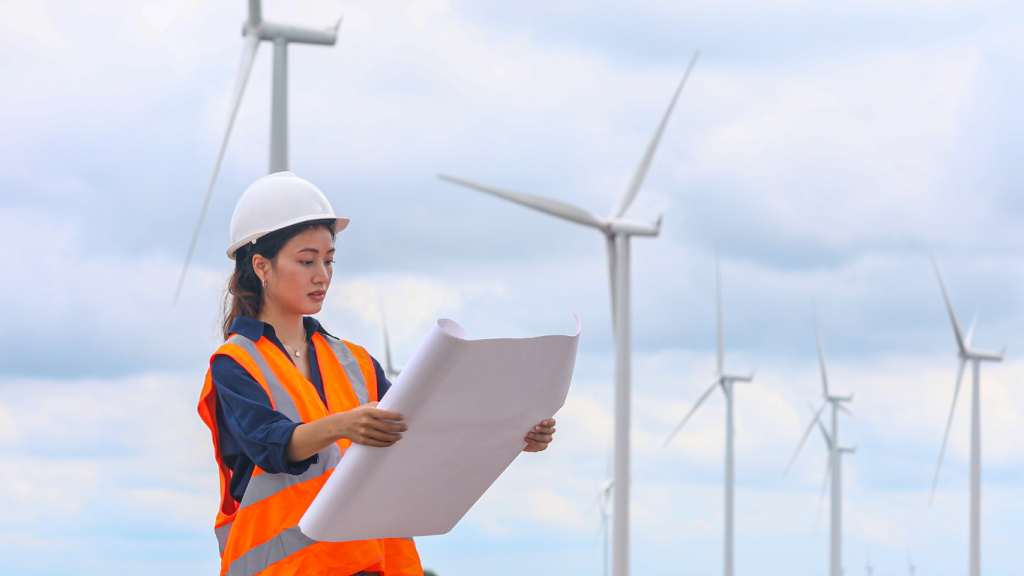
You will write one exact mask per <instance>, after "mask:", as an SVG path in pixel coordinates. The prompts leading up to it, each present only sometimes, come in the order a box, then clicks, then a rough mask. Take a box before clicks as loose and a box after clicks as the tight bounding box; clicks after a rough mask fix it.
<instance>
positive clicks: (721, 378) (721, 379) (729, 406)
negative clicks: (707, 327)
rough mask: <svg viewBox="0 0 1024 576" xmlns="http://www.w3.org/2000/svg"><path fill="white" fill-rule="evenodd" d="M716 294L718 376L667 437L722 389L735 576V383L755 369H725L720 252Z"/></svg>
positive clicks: (728, 540)
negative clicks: (744, 372) (741, 372)
mask: <svg viewBox="0 0 1024 576" xmlns="http://www.w3.org/2000/svg"><path fill="white" fill-rule="evenodd" d="M715 298H716V303H717V313H718V357H717V360H718V364H717V367H718V369H717V370H716V372H715V379H714V380H712V381H711V387H709V388H708V389H707V391H705V392H704V394H702V395H701V396H700V398H698V399H697V401H696V402H695V403H694V404H693V408H690V411H689V412H688V413H687V414H686V416H685V417H684V418H683V419H682V421H680V422H679V425H678V426H676V428H675V430H673V431H672V433H671V434H669V436H668V439H667V440H665V446H668V445H669V443H670V442H672V439H673V438H675V437H676V434H678V433H679V431H680V430H682V429H683V426H685V425H686V423H687V422H688V421H689V420H690V417H691V416H693V414H694V413H695V412H696V411H697V409H698V408H700V405H701V404H703V403H704V401H705V400H707V398H708V396H710V395H711V393H712V392H714V391H715V389H716V388H720V389H721V390H722V394H723V395H724V396H725V550H724V553H725V562H724V574H725V576H733V558H734V556H735V555H734V551H733V518H734V516H735V515H734V509H733V490H734V488H735V484H736V479H735V464H734V460H735V458H734V451H733V438H734V436H735V429H734V426H733V402H732V399H733V384H734V383H736V382H750V381H751V380H753V379H754V373H753V372H751V373H750V374H749V375H737V374H729V373H728V372H726V371H725V335H724V331H723V328H722V274H721V271H720V266H719V262H718V256H717V254H716V256H715Z"/></svg>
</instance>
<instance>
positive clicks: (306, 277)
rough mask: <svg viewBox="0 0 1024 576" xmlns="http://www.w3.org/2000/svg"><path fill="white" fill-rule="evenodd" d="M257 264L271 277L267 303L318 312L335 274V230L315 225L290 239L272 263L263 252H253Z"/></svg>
mask: <svg viewBox="0 0 1024 576" xmlns="http://www.w3.org/2000/svg"><path fill="white" fill-rule="evenodd" d="M253 267H254V268H255V269H256V272H257V274H261V273H262V274H263V278H265V279H266V281H267V286H266V288H264V294H265V295H266V299H267V304H269V305H270V306H273V307H274V308H277V309H278V310H280V311H281V312H285V313H291V314H304V315H307V314H316V313H317V312H319V311H320V309H321V308H322V307H323V305H324V297H325V296H326V295H327V289H328V288H329V287H330V286H331V276H332V275H333V274H334V245H333V243H332V242H331V233H330V232H328V231H327V230H325V229H323V228H311V229H309V230H306V231H305V232H302V233H301V234H299V235H297V236H295V237H294V238H292V239H291V240H289V241H288V242H287V243H286V244H285V245H284V247H283V248H281V251H280V252H279V253H278V254H277V258H276V259H275V261H274V262H273V265H271V262H270V260H268V259H266V258H264V257H263V256H260V255H255V256H253Z"/></svg>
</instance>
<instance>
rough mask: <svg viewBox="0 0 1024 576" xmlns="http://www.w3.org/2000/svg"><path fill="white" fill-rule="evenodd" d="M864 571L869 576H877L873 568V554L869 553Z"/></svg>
mask: <svg viewBox="0 0 1024 576" xmlns="http://www.w3.org/2000/svg"><path fill="white" fill-rule="evenodd" d="M864 571H865V572H867V576H875V569H874V567H873V566H871V554H870V553H868V560H867V563H866V564H865V565H864Z"/></svg>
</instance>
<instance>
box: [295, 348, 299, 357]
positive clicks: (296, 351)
mask: <svg viewBox="0 0 1024 576" xmlns="http://www.w3.org/2000/svg"><path fill="white" fill-rule="evenodd" d="M295 357H296V358H298V357H299V351H298V349H296V350H295Z"/></svg>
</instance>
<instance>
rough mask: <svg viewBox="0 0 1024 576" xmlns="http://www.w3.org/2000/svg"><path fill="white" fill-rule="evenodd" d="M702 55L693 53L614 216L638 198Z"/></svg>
mask: <svg viewBox="0 0 1024 576" xmlns="http://www.w3.org/2000/svg"><path fill="white" fill-rule="evenodd" d="M699 56H700V50H697V51H696V52H694V53H693V58H691V59H690V65H689V66H687V67H686V73H685V74H683V80H682V81H681V82H680V83H679V87H678V88H676V93H675V94H674V95H673V96H672V101H671V102H669V105H668V110H666V111H665V116H663V117H662V119H661V123H660V124H658V129H657V131H655V133H654V138H653V139H651V143H650V144H648V145H647V151H646V152H644V156H643V158H642V159H641V160H640V166H639V167H637V169H636V174H634V175H633V180H632V181H631V182H630V183H629V188H627V189H626V194H625V195H624V196H623V197H622V200H621V201H620V202H619V205H618V206H617V207H616V208H615V210H614V211H613V212H612V215H611V217H612V218H622V215H623V214H625V213H626V210H627V209H628V208H629V205H630V204H632V203H633V199H634V198H636V194H637V192H639V191H640V186H641V185H642V184H643V183H644V178H645V177H646V176H647V169H648V168H650V166H651V160H653V159H654V152H655V151H656V150H657V149H658V143H659V142H660V141H661V135H662V134H663V133H664V132H665V126H667V125H668V119H669V117H670V116H672V109H673V108H675V106H676V101H677V100H679V94H680V93H682V91H683V86H686V80H687V79H688V78H689V77H690V72H692V71H693V67H694V65H695V64H697V58H698V57H699Z"/></svg>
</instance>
